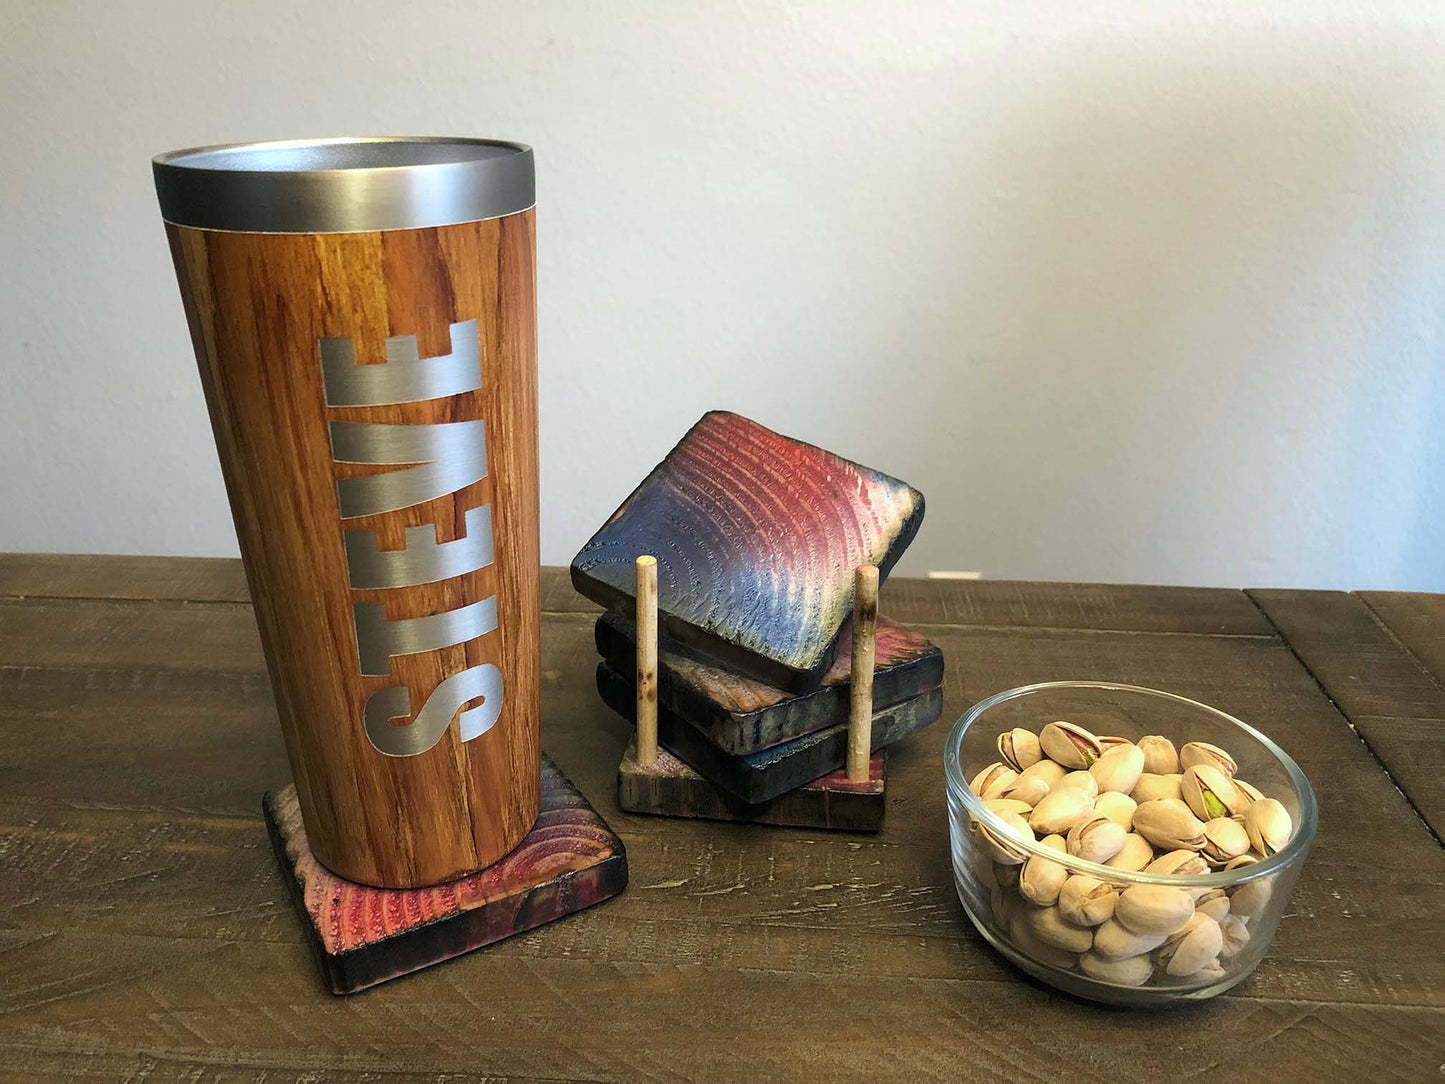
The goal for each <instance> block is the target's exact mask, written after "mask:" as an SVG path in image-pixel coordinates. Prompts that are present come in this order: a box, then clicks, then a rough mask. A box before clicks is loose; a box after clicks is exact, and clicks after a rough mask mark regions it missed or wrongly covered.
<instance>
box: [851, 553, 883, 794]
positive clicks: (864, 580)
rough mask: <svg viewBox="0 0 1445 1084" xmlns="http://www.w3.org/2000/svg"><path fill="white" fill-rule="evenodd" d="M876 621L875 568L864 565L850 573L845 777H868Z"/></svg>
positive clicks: (861, 779)
mask: <svg viewBox="0 0 1445 1084" xmlns="http://www.w3.org/2000/svg"><path fill="white" fill-rule="evenodd" d="M877 624H878V569H877V567H876V566H874V565H863V566H862V567H860V568H859V569H858V571H857V572H856V573H854V575H853V673H852V677H851V679H850V680H851V683H852V685H851V694H852V699H851V701H850V704H849V712H848V780H849V782H852V783H862V782H865V781H867V779H868V760H869V758H870V757H871V756H872V755H873V654H874V652H873V649H874V635H875V633H876V630H877Z"/></svg>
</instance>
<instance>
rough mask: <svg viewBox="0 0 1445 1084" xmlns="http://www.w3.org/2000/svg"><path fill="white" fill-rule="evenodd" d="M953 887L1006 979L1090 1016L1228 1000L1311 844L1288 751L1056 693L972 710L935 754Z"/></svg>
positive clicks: (1162, 710)
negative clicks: (1056, 993)
mask: <svg viewBox="0 0 1445 1084" xmlns="http://www.w3.org/2000/svg"><path fill="white" fill-rule="evenodd" d="M944 773H945V776H946V779H947V784H948V815H949V837H950V843H951V847H952V859H953V872H954V881H955V883H956V884H957V886H958V895H959V898H960V899H961V900H962V901H963V906H964V909H965V911H967V913H968V916H969V918H970V919H971V920H972V921H973V924H974V925H975V926H976V927H977V928H978V931H979V933H981V934H982V935H983V937H984V938H985V939H986V940H987V941H988V942H989V943H990V944H991V945H993V946H994V948H996V949H997V950H998V951H999V952H1001V953H1003V955H1004V956H1006V957H1007V958H1008V959H1009V960H1010V961H1012V962H1013V963H1014V964H1015V965H1017V966H1018V967H1020V968H1022V969H1023V970H1024V971H1026V972H1028V973H1029V974H1031V975H1033V976H1034V977H1036V978H1038V979H1041V980H1043V981H1044V982H1047V983H1049V984H1051V985H1053V986H1055V987H1057V988H1059V989H1061V990H1064V991H1067V992H1069V993H1072V994H1076V995H1079V996H1082V997H1087V998H1091V999H1093V1000H1096V1001H1105V1002H1111V1003H1114V1004H1120V1005H1128V1006H1133V1007H1138V1008H1161V1007H1166V1006H1169V1005H1174V1004H1180V1003H1183V1002H1186V1001H1199V1000H1203V999H1206V998H1211V997H1214V996H1215V995H1217V994H1220V993H1223V992H1224V991H1225V990H1228V989H1229V988H1230V987H1231V986H1234V985H1235V984H1236V983H1238V982H1240V981H1241V980H1243V979H1244V978H1245V977H1246V976H1247V975H1248V974H1249V973H1250V972H1251V971H1253V970H1254V968H1255V965H1256V964H1258V963H1259V961H1260V960H1261V959H1262V958H1263V957H1264V954H1265V951H1266V950H1267V949H1268V947H1269V943H1270V940H1271V939H1272V938H1273V937H1274V932H1275V928H1276V927H1277V926H1278V925H1279V920H1280V916H1281V915H1282V914H1283V913H1284V910H1285V906H1286V904H1287V903H1288V900H1289V896H1290V892H1291V890H1292V889H1293V888H1294V882H1295V878H1296V877H1297V876H1298V874H1299V870H1300V867H1301V865H1302V864H1303V863H1304V859H1305V854H1306V852H1307V851H1308V850H1309V847H1310V843H1311V842H1312V841H1313V839H1314V834H1315V824H1316V809H1315V797H1314V792H1313V791H1312V790H1311V789H1310V785H1309V782H1308V780H1306V779H1305V777H1304V773H1303V772H1301V771H1300V769H1299V766H1298V765H1296V764H1295V762H1294V761H1293V760H1291V759H1290V757H1289V756H1288V754H1286V753H1285V752H1284V750H1282V749H1280V748H1279V746H1277V745H1275V743H1274V742H1272V741H1270V740H1269V738H1267V737H1266V736H1265V735H1264V734H1262V733H1260V732H1259V731H1258V730H1256V729H1255V728H1254V727H1252V726H1249V725H1248V724H1247V723H1244V722H1242V721H1240V720H1239V719H1236V718H1235V717H1234V716H1232V715H1228V714H1226V713H1225V712H1222V711H1219V710H1217V709H1215V708H1211V707H1209V706H1208V705H1206V704H1201V703H1199V702H1198V701H1195V700H1190V699H1188V698H1186V697H1183V696H1176V695H1175V694H1173V693H1167V692H1160V691H1158V690H1155V689H1144V688H1140V687H1138V686H1134V685H1119V684H1115V683H1112V682H1104V681H1056V682H1046V683H1042V684H1038V685H1027V686H1023V687H1021V688H1017V689H1009V690H1007V691H1005V692H1001V693H998V694H997V695H995V696H991V697H989V698H988V699H986V700H982V701H980V702H979V703H977V704H975V705H974V706H973V707H972V708H970V709H969V710H968V711H967V712H966V713H965V714H964V715H963V717H962V718H960V719H959V720H958V722H957V723H956V724H955V725H954V727H953V730H952V731H950V733H949V735H948V742H947V745H946V746H945V750H944Z"/></svg>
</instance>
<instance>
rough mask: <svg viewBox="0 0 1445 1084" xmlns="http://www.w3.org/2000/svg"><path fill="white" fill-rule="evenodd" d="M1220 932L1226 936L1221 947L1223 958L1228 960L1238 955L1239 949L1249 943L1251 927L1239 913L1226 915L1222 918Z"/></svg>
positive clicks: (1220, 951)
mask: <svg viewBox="0 0 1445 1084" xmlns="http://www.w3.org/2000/svg"><path fill="white" fill-rule="evenodd" d="M1219 932H1220V933H1221V934H1222V935H1223V937H1224V943H1223V944H1222V945H1221V946H1220V949H1219V955H1220V958H1221V959H1225V960H1227V959H1229V958H1230V957H1231V956H1236V955H1238V954H1239V950H1240V949H1242V948H1244V946H1245V945H1247V944H1249V927H1248V926H1246V925H1245V923H1244V919H1242V918H1240V917H1239V916H1238V915H1225V916H1224V917H1223V918H1222V919H1220V920H1219Z"/></svg>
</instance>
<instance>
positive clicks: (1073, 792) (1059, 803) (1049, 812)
mask: <svg viewBox="0 0 1445 1084" xmlns="http://www.w3.org/2000/svg"><path fill="white" fill-rule="evenodd" d="M1093 812H1094V800H1093V799H1092V798H1090V797H1089V795H1088V793H1087V792H1085V791H1082V790H1079V789H1078V788H1077V787H1056V788H1055V789H1053V790H1052V791H1050V792H1049V794H1048V796H1047V797H1045V798H1044V799H1043V801H1041V802H1039V804H1038V805H1036V806H1034V811H1033V812H1032V813H1030V814H1029V827H1030V828H1032V829H1033V830H1034V831H1035V832H1038V833H1040V834H1042V835H1046V836H1048V835H1055V834H1058V835H1062V834H1063V833H1065V832H1067V831H1068V830H1069V829H1070V828H1072V827H1073V826H1074V825H1076V824H1078V823H1079V821H1081V820H1085V819H1087V818H1088V817H1090V816H1092V815H1093Z"/></svg>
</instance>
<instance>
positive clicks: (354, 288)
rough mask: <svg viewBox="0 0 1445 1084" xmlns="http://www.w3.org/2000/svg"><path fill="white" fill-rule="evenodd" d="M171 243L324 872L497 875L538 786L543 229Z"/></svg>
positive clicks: (244, 236) (391, 883) (197, 236)
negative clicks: (539, 268) (538, 260)
mask: <svg viewBox="0 0 1445 1084" xmlns="http://www.w3.org/2000/svg"><path fill="white" fill-rule="evenodd" d="M167 230H168V233H169V236H170V241H171V249H172V253H173V256H174V258H175V264H176V270H177V275H178V277H179V279H180V284H181V292H182V295H183V298H184V301H185V306H186V313H187V317H188V319H189V321H190V325H191V331H192V338H193V340H194V345H195V350H196V355H197V358H198V361H199V363H200V371H201V379H202V383H203V385H204V387H205V392H206V400H207V404H208V407H209V409H210V413H211V421H212V426H213V428H214V431H215V436H216V444H217V448H218V450H219V453H220V458H221V465H222V469H223V472H224V474H225V478H226V486H227V491H228V494H229V496H230V500H231V507H232V513H233V515H234V517H235V521H236V528H237V534H238V536H239V539H240V543H241V550H242V555H243V557H244V558H245V564H246V570H247V577H248V579H249V581H250V586H251V592H252V595H253V598H254V601H255V605H256V615H257V621H258V624H259V626H260V631H261V636H262V643H263V646H264V647H265V650H266V657H267V662H268V666H269V669H270V673H271V681H272V685H273V688H274V691H275V695H276V701H277V709H278V713H279V715H280V720H281V726H282V730H283V732H284V734H285V738H286V746H287V752H288V755H289V758H290V762H291V768H292V772H293V776H294V781H295V784H296V789H297V794H298V798H299V801H300V806H301V810H302V814H303V816H304V818H305V824H306V832H307V837H308V839H309V841H310V845H311V848H312V851H313V853H314V854H315V855H316V857H317V858H318V860H320V861H321V862H322V863H324V864H325V865H326V866H328V867H329V868H331V869H332V870H334V871H335V872H337V873H338V874H341V875H342V876H344V877H346V878H348V879H350V880H354V881H358V882H362V883H367V884H375V885H381V886H386V887H412V886H419V885H426V884H433V883H436V882H439V881H443V880H448V879H451V878H455V877H458V876H461V875H463V874H466V873H469V872H471V871H474V870H477V869H480V868H482V867H484V866H486V865H488V864H490V863H492V862H494V861H496V860H497V859H499V858H501V857H502V856H503V855H505V854H506V853H507V852H508V851H510V850H511V849H512V848H513V847H514V846H515V845H516V844H517V842H518V841H519V840H521V838H522V837H523V836H524V835H525V834H526V833H527V831H528V830H529V829H530V828H531V826H532V823H533V821H534V820H535V818H536V815H537V809H538V801H539V786H540V748H539V715H540V708H539V689H538V685H539V671H538V662H539V660H538V655H539V635H540V629H539V616H538V615H539V609H540V605H539V596H538V588H537V570H538V564H539V552H538V539H537V530H538V493H537V423H536V417H537V415H536V409H537V408H536V348H535V341H536V340H535V297H534V290H535V287H534V260H533V253H534V242H535V234H534V220H533V212H532V211H531V210H530V209H527V210H523V211H520V212H518V213H515V214H510V215H505V216H502V217H499V218H493V219H490V220H486V221H478V222H464V223H456V224H449V225H441V226H437V227H432V228H418V229H404V230H373V231H359V232H349V233H300V232H289V233H241V232H225V231H220V230H210V229H194V228H190V227H187V226H181V225H176V224H174V223H168V224H167Z"/></svg>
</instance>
